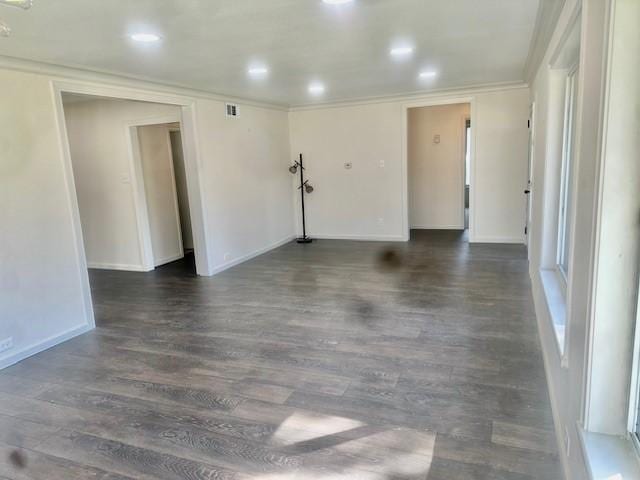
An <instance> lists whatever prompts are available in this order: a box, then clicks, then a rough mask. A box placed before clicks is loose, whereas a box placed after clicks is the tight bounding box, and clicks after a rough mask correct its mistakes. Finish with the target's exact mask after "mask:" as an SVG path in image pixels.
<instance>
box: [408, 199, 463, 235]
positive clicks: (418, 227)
mask: <svg viewBox="0 0 640 480" xmlns="http://www.w3.org/2000/svg"><path fill="white" fill-rule="evenodd" d="M463 192H464V190H463ZM463 215H464V213H463ZM410 230H464V223H463V224H462V225H460V224H456V225H411V227H410Z"/></svg>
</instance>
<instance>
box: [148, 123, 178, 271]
mask: <svg viewBox="0 0 640 480" xmlns="http://www.w3.org/2000/svg"><path fill="white" fill-rule="evenodd" d="M137 130H138V134H137V137H138V145H139V147H140V163H141V165H142V173H143V180H144V191H145V197H146V200H147V202H146V203H147V218H148V219H149V233H150V237H151V246H152V251H153V264H154V265H155V266H158V265H163V264H165V263H168V262H172V261H174V260H176V259H178V258H182V257H183V256H184V250H183V248H182V234H181V231H180V217H179V211H178V198H177V190H176V183H175V178H174V173H173V158H172V154H171V142H170V141H169V127H168V126H167V125H163V124H160V125H144V126H140V127H137Z"/></svg>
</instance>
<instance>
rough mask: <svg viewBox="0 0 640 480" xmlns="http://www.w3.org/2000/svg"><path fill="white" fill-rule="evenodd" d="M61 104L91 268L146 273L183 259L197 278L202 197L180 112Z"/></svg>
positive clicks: (117, 102) (81, 98) (136, 105)
mask: <svg viewBox="0 0 640 480" xmlns="http://www.w3.org/2000/svg"><path fill="white" fill-rule="evenodd" d="M60 98H61V106H62V114H63V121H64V126H65V129H64V131H65V133H66V141H67V145H68V148H69V161H70V166H71V173H72V176H73V184H74V186H75V192H72V193H74V194H75V197H76V200H77V206H78V214H79V220H80V226H81V234H82V243H83V247H84V256H85V259H86V265H87V267H88V268H95V269H103V270H125V271H137V272H148V271H151V270H154V269H155V268H157V267H160V266H162V265H166V264H168V263H171V262H176V261H180V262H182V263H183V264H184V265H186V266H187V267H188V268H184V265H183V267H182V270H183V271H185V272H187V273H189V274H193V275H195V274H196V258H195V257H196V256H197V254H198V253H200V255H201V256H202V252H197V251H196V249H197V248H198V246H197V243H198V242H196V241H195V237H196V232H194V228H193V224H194V219H195V220H197V221H201V217H200V218H199V216H198V214H196V215H194V213H196V212H193V211H192V210H193V209H192V208H191V204H192V203H193V202H192V201H190V200H192V199H194V198H195V199H197V198H198V196H197V194H196V192H190V189H189V185H190V184H192V185H193V184H194V179H193V178H191V179H189V176H190V174H191V176H193V172H190V171H189V169H188V166H189V161H188V159H187V157H188V155H187V153H186V152H185V148H184V145H183V122H182V108H181V106H179V105H171V104H161V103H153V102H146V101H137V100H129V99H121V98H111V97H102V96H96V95H87V94H78V93H67V92H61V96H60ZM190 180H191V181H190ZM198 273H200V272H198Z"/></svg>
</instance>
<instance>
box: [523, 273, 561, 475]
mask: <svg viewBox="0 0 640 480" xmlns="http://www.w3.org/2000/svg"><path fill="white" fill-rule="evenodd" d="M529 277H530V278H531V290H532V294H533V306H534V309H535V313H536V325H537V327H538V338H540V339H541V342H542V339H544V338H546V335H545V328H547V327H550V328H553V325H549V324H550V323H551V322H548V321H546V319H545V320H543V316H544V315H542V314H541V313H542V312H545V314H547V316H548V313H549V312H548V309H547V305H546V300H545V294H544V291H543V288H544V287H543V286H542V283H541V281H540V277H539V276H538V275H537V274H536V272H533V271H531V270H530V271H529ZM541 303H544V305H541ZM543 321H544V322H545V324H546V325H545V324H543ZM552 335H555V332H554V333H552ZM553 351H554V352H555V358H553V359H552V358H550V357H549V356H550V355H551V353H550V352H549V349H548V348H546V345H545V344H544V342H543V343H542V362H543V363H544V374H545V378H546V380H547V388H548V390H549V401H550V403H551V415H552V416H553V427H554V431H555V434H556V443H557V445H558V450H559V457H560V462H561V464H562V471H563V473H564V478H567V479H568V478H569V476H568V473H569V472H570V468H569V457H568V455H567V451H566V448H565V443H564V432H563V431H562V425H563V424H562V422H561V418H560V413H559V412H558V407H557V405H558V396H557V394H556V390H555V383H554V381H553V376H552V373H551V371H552V365H556V364H557V363H558V362H560V361H561V360H562V356H561V354H560V350H559V349H558V348H556V349H554V350H553Z"/></svg>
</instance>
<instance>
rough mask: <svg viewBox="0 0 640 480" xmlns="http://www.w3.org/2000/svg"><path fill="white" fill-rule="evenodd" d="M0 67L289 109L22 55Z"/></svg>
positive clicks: (0, 63) (1, 57) (2, 62)
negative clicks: (32, 58) (46, 61)
mask: <svg viewBox="0 0 640 480" xmlns="http://www.w3.org/2000/svg"><path fill="white" fill-rule="evenodd" d="M0 68H4V69H7V70H15V71H20V72H25V73H37V74H41V75H47V76H50V77H54V79H55V80H60V81H64V80H79V81H83V82H93V83H100V84H103V85H105V84H106V85H111V86H117V87H128V88H137V89H141V90H153V91H155V92H158V93H165V94H171V95H177V96H182V97H191V98H201V99H207V100H215V101H219V102H233V103H239V104H241V105H248V106H253V107H259V108H268V109H271V110H281V111H285V112H286V111H288V110H289V107H288V105H284V104H278V103H269V102H264V101H260V100H254V99H250V98H243V97H237V96H232V95H223V94H218V93H211V92H206V91H203V90H198V89H194V88H190V87H186V86H183V85H171V84H165V83H160V82H157V81H154V80H152V79H149V78H144V77H137V76H124V75H116V74H113V73H110V72H106V71H98V70H86V69H83V68H77V67H69V66H63V65H54V64H51V63H44V62H37V61H34V60H26V59H22V58H16V57H9V56H4V55H0Z"/></svg>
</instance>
